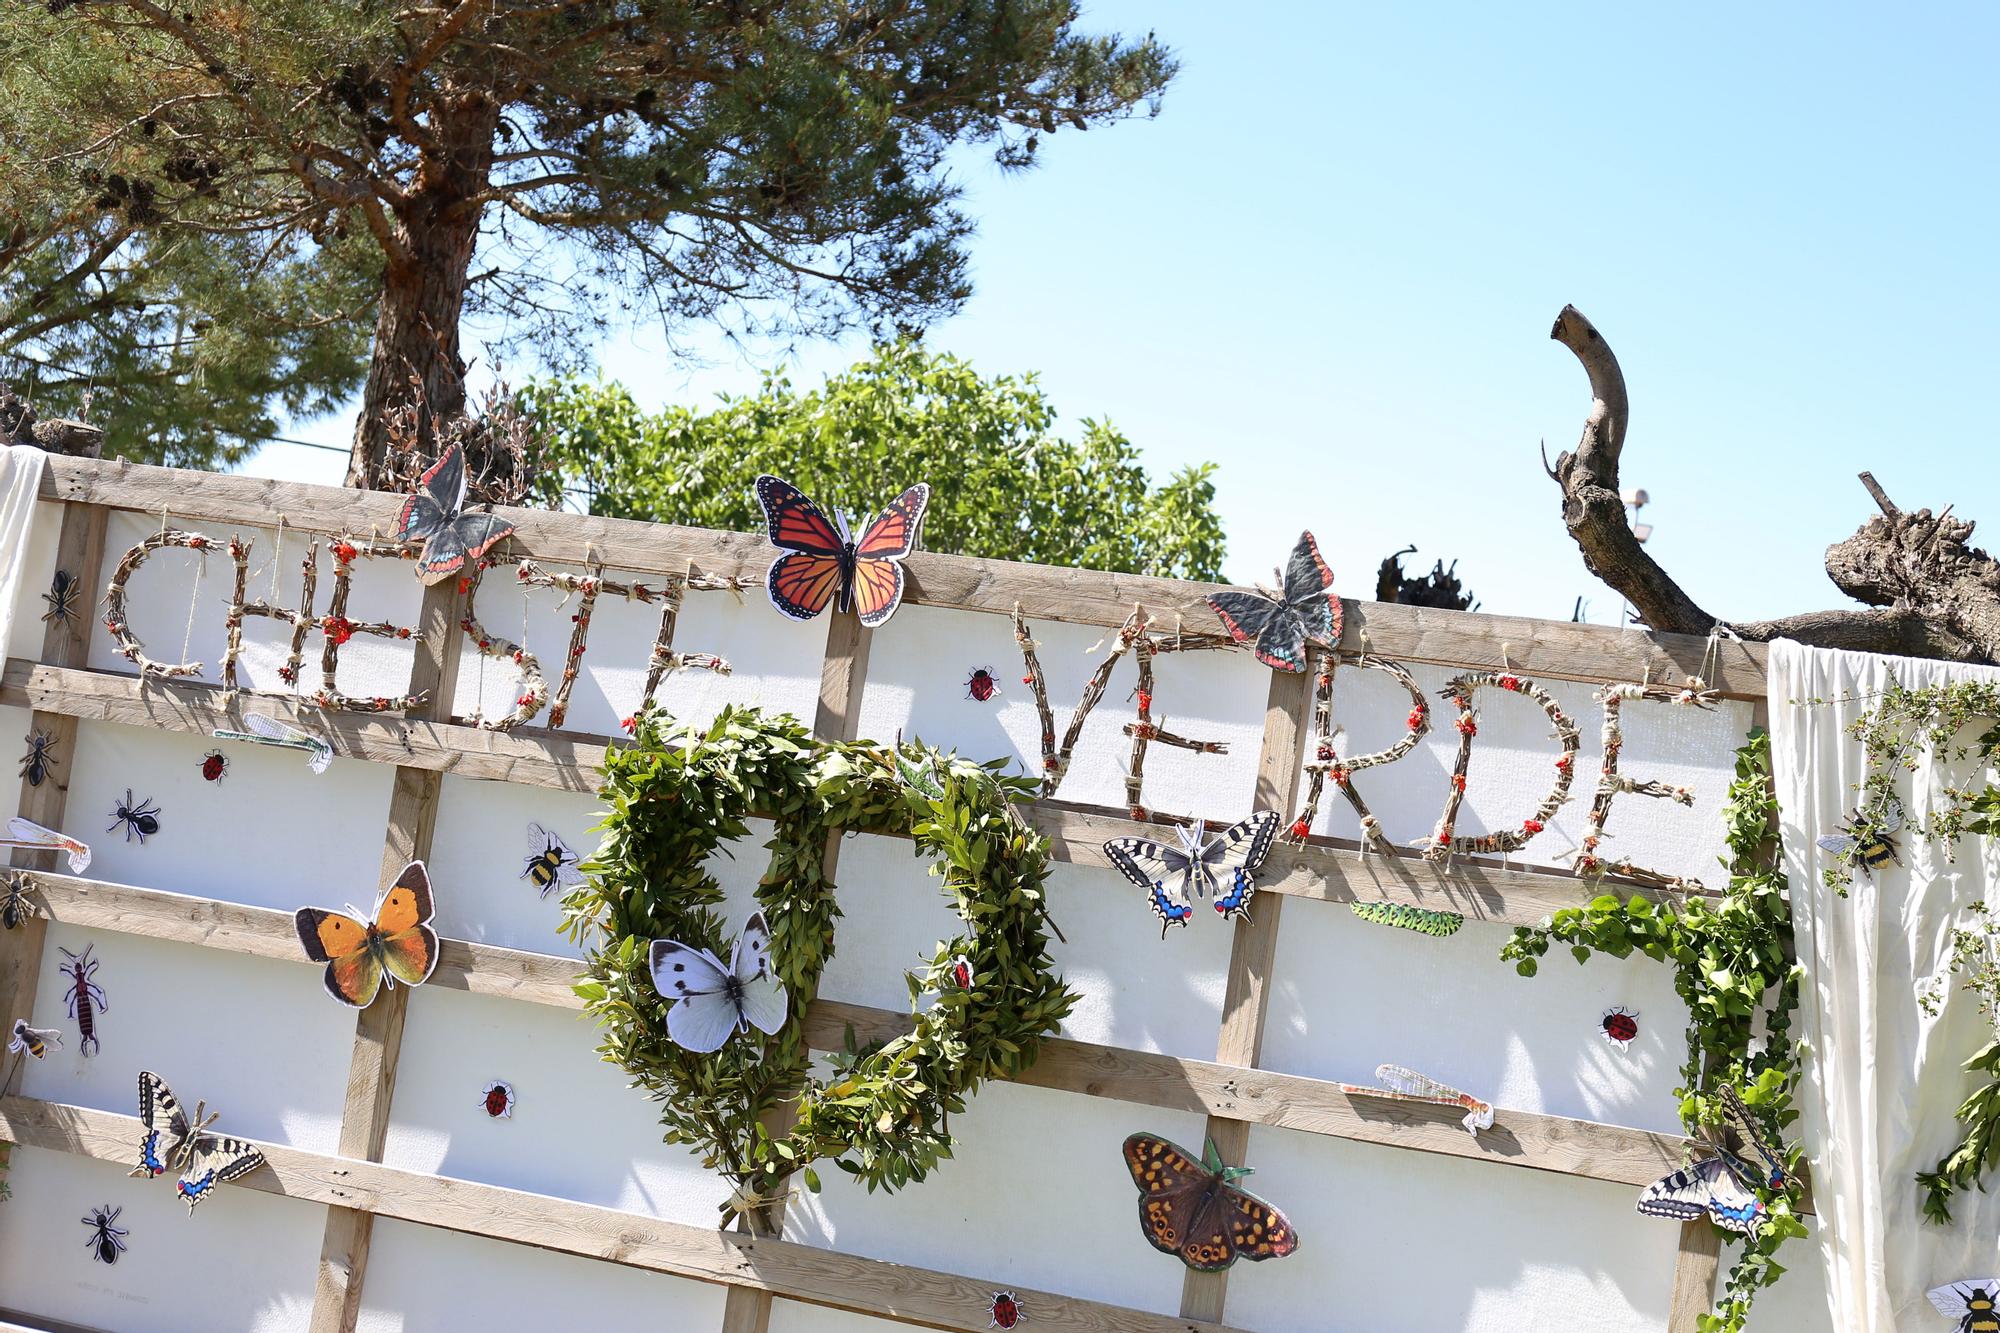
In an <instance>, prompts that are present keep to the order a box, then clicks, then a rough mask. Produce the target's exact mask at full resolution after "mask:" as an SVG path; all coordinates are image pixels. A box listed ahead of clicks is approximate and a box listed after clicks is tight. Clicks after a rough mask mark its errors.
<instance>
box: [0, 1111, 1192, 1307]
mask: <svg viewBox="0 0 2000 1333" xmlns="http://www.w3.org/2000/svg"><path fill="white" fill-rule="evenodd" d="M139 1132H140V1126H139V1121H138V1119H137V1118H136V1117H134V1116H126V1115H117V1114H114V1113H113V1112H110V1111H97V1110H91V1109H89V1108H87V1107H81V1106H68V1105H64V1104H62V1103H59V1102H45V1101H40V1100H37V1099H35V1098H31V1097H8V1098H5V1099H0V1138H5V1139H7V1140H9V1141H11V1142H14V1143H22V1144H26V1145H28V1146H30V1147H34V1148H43V1149H47V1150H50V1151H55V1152H66V1153H72V1154H75V1155H77V1156H81V1157H89V1158H93V1159H95V1160H97V1161H103V1162H116V1163H118V1164H119V1165H120V1166H124V1165H126V1164H128V1163H129V1162H130V1161H131V1160H132V1154H133V1152H134V1150H135V1145H136V1144H137V1143H138V1142H139ZM258 1146H259V1147H260V1148H261V1149H262V1150H263V1153H264V1160H265V1162H266V1166H265V1167H264V1168H262V1169H260V1170H256V1171H253V1172H251V1173H250V1174H249V1175H247V1176H244V1177H243V1178H241V1179H240V1180H237V1181H236V1182H235V1183H234V1184H232V1185H230V1186H228V1187H226V1188H225V1192H224V1198H225V1199H226V1197H227V1190H228V1189H238V1188H241V1189H254V1190H258V1191H260V1192H262V1193H265V1194H277V1195H283V1196H284V1197H286V1198H292V1199H301V1200H305V1201H307V1202H310V1203H322V1204H331V1205H334V1206H337V1207H341V1208H355V1209H360V1210H362V1211H364V1212H368V1213H373V1214H374V1215H376V1216H378V1217H394V1218H399V1219H401V1220H403V1221H405V1222H415V1223H418V1224H420V1225H423V1226H430V1227H440V1228H443V1229H444V1230H447V1231H456V1232H461V1233H464V1234H466V1235H471V1236H484V1237H487V1238H489V1239H493V1240H503V1241H512V1242H514V1243H516V1244H521V1245H533V1246H536V1247H538V1248H540V1249H545V1250H555V1251H558V1252H560V1253H563V1254H574V1255H580V1256H582V1257H583V1258H586V1259H603V1260H608V1261H610V1262H612V1263H617V1264H623V1265H626V1266H628V1267H632V1268H644V1269H650V1270H652V1271H654V1272H658V1273H671V1274H673V1275H675V1276H676V1277H684V1278H691V1279H693V1280H694V1281H697V1282H712V1283H720V1284H723V1285H725V1286H731V1287H753V1288H756V1289H759V1290H763V1291H768V1292H770V1293H772V1294H773V1295H775V1296H782V1297H784V1298H785V1299H787V1300H795V1301H804V1302H807V1303H809V1304H812V1305H821V1306H831V1307H833V1308H835V1309H841V1310H852V1311H856V1312H858V1313H861V1314H867V1315H874V1316H876V1317H878V1318H883V1319H892V1320H895V1321H896V1322H898V1323H904V1324H916V1325H919V1326H921V1327H925V1328H943V1329H957V1330H963V1333H984V1330H985V1329H987V1328H988V1327H989V1320H988V1317H987V1310H988V1308H989V1307H990V1306H991V1304H992V1299H993V1292H994V1290H995V1289H996V1288H997V1287H1001V1286H1006V1287H1009V1288H1010V1289H1011V1290H1014V1291H1015V1292H1016V1293H1017V1295H1018V1296H1019V1297H1020V1300H1021V1303H1022V1305H1024V1306H1025V1307H1026V1308H1027V1309H1028V1310H1029V1311H1030V1312H1031V1314H1032V1316H1033V1318H1034V1321H1035V1327H1036V1328H1037V1329H1043V1330H1051V1329H1053V1330H1065V1329H1066V1330H1070V1333H1231V1331H1230V1330H1228V1329H1226V1328H1225V1327H1224V1326H1223V1325H1221V1324H1210V1323H1200V1322H1193V1321H1189V1320H1185V1319H1179V1318H1175V1317H1172V1316H1168V1315H1157V1314H1151V1313H1148V1312H1146V1311H1143V1310H1128V1309H1124V1308H1121V1307H1119V1306H1115V1305H1106V1304H1103V1303H1101V1302H1098V1301H1086V1300H1079V1299H1077V1298H1076V1297H1073V1296H1062V1295H1058V1294H1056V1293H1055V1292H1044V1291H1029V1290H1026V1289H1024V1288H1019V1287H1015V1286H1013V1284H1011V1283H1004V1282H999V1281H993V1280H987V1279H978V1278H970V1277H961V1276H958V1275H957V1274H953V1273H941V1272H937V1271H934V1270H931V1269H925V1268H914V1267H911V1266H909V1265H907V1264H897V1263H889V1262H887V1261H885V1260H881V1259H866V1258H862V1257H859V1256H856V1255H847V1254H841V1253H839V1252H838V1251H834V1250H822V1249H816V1248H814V1247H812V1246H810V1245H799V1244H795V1243H792V1242H788V1241H782V1240H763V1239H757V1238H754V1237H751V1236H746V1235H740V1234H737V1233H735V1232H730V1231H719V1230H710V1229H708V1228H704V1227H697V1226H689V1225H688V1224H687V1223H685V1222H669V1221H665V1220H663V1219H661V1218H655V1217H647V1216H645V1215H643V1214H637V1213H623V1212H618V1211H616V1210H615V1209H610V1208H599V1207H596V1206H594V1205H591V1204H584V1203H575V1202H572V1201H570V1200H567V1199H556V1198H549V1197H547V1196H544V1195H539V1194H529V1193H526V1192H524V1191H521V1190H511V1189H505V1188H502V1187H501V1186H498V1185H484V1184H480V1183H477V1182H475V1181H468V1180H453V1179H450V1178H447V1177H439V1176H428V1175H422V1174H419V1173H417V1172H414V1171H404V1170H399V1169H398V1168H396V1167H392V1166H384V1165H382V1164H381V1163H379V1162H364V1161H357V1160H354V1159H351V1158H346V1157H330V1156H327V1155H325V1154H322V1153H313V1152H305V1151H302V1150H300V1149H297V1148H289V1147H285V1146H283V1145H280V1144H273V1143H265V1144H259V1145H258ZM154 1188H159V1189H164V1188H166V1187H165V1186H163V1185H162V1186H155V1187H154ZM208 1206H209V1207H211V1208H227V1207H228V1206H229V1205H228V1203H227V1202H224V1201H221V1200H218V1201H216V1202H213V1203H210V1204H209V1205H208Z"/></svg>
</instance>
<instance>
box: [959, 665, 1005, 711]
mask: <svg viewBox="0 0 2000 1333" xmlns="http://www.w3.org/2000/svg"><path fill="white" fill-rule="evenodd" d="M998 693H1000V682H999V681H997V680H995V679H994V678H993V668H992V667H976V668H974V670H973V672H972V674H971V675H970V676H967V677H966V678H965V697H966V698H968V699H977V700H978V701H979V702H980V703H985V702H986V701H987V700H988V699H991V698H992V697H993V696H994V695H996V694H998Z"/></svg>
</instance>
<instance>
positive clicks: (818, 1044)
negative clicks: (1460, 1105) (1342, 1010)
mask: <svg viewBox="0 0 2000 1333" xmlns="http://www.w3.org/2000/svg"><path fill="white" fill-rule="evenodd" d="M34 878H35V890H34V891H33V892H32V893H31V894H30V901H32V902H34V903H35V904H36V905H37V906H39V907H40V908H41V909H42V910H43V911H44V912H46V914H47V916H48V918H49V919H50V920H53V921H60V922H62V923H64V924H66V925H72V926H80V927H87V928H90V929H94V930H112V931H119V932H122V933H125V934H129V935H142V936H145V937H147V938H149V939H159V940H168V941H171V942H173V943H176V944H193V945H200V946H203V947H208V948H218V949H228V950H231V951H234V952H236V953H243V954H250V955H253V956H255V957H259V958H270V959H276V960H278V961H280V962H288V963H297V964H299V965H300V966H301V969H302V970H303V968H305V967H309V966H317V964H311V963H308V962H307V960H306V958H305V955H304V954H303V953H302V952H301V951H300V949H299V946H298V937H297V934H296V933H295V931H294V930H293V926H292V917H291V914H290V913H288V912H282V911H277V910H274V909H272V908H268V907H251V906H246V905H244V904H241V903H228V902H218V901H216V900H214V899H210V898H199V897H192V896H188V895H184V894H178V893H169V892H166V891H165V890H161V889H142V888H136V887H133V886H131V885H125V884H113V883H109V882H106V881H103V880H92V879H81V878H78V877H75V876H70V875H56V874H44V873H40V872H37V873H36V874H35V876H34ZM576 974H577V963H576V960H575V959H572V958H563V957H558V956H555V955H551V954H539V953H531V952H528V951H526V950H522V949H506V948H501V947H500V946H498V945H492V944H477V943H469V942H467V941H464V940H452V939H447V940H445V941H444V942H443V948H442V949H441V951H440V953H439V957H438V966H437V970H436V971H435V972H433V973H432V974H431V979H430V981H429V982H428V983H427V984H429V985H432V986H443V987H447V988H449V989H452V990H464V991H469V992H472V993H474V994H479V995H498V996H503V997H506V998H508V999H516V1000H524V1001H527V1002H530V1003H533V1004H545V1005H552V1006H555V1007H557V1008H565V1009H580V1008H582V1001H581V1000H579V999H578V998H577V995H576V992H575V991H574V990H573V989H572V982H573V981H574V980H575V978H576ZM909 1027H910V1017H909V1015H907V1014H901V1013H896V1012H894V1011H892V1010H888V1009H876V1008H870V1007H867V1006H863V1005H854V1004H843V1003H840V1002H838V1001H833V1000H820V1001H818V1002H817V1003H815V1004H814V1005H813V1007H812V1010H811V1011H810V1012H809V1013H808V1015H807V1017H806V1041H807V1043H808V1044H809V1045H810V1046H812V1047H813V1048H814V1049H815V1050H822V1051H837V1050H841V1049H843V1047H844V1046H845V1044H846V1040H847V1034H848V1032H849V1030H850V1029H851V1030H852V1032H853V1034H854V1037H855V1040H856V1041H858V1042H863V1043H865V1042H870V1041H882V1040H887V1039H889V1038H891V1037H895V1036H898V1035H900V1034H901V1033H903V1032H906V1031H908V1030H909ZM1018 1081H1019V1082H1022V1083H1025V1084H1028V1085H1030V1086H1033V1087H1041V1088H1050V1089H1054V1090H1056V1091H1061V1092H1073V1093H1080V1094H1083V1095H1085V1096H1090V1097H1109V1098H1113V1099H1115V1100H1118V1101H1125V1102H1132V1103H1135V1104H1137V1105H1141V1106H1152V1107H1158V1108H1161V1109H1164V1110H1171V1111H1191V1112H1195V1113H1197V1114H1201V1115H1219V1116H1226V1117H1229V1118H1231V1119H1235V1120H1245V1121H1251V1122H1254V1123H1257V1124H1264V1125H1271V1126H1274V1127H1277V1128H1280V1129H1291V1130H1298V1131H1300V1132H1302V1133H1306V1134H1321V1135H1326V1136H1328V1137H1332V1138H1341V1139H1350V1140H1353V1141H1355V1142H1359V1143H1374V1144H1380V1145H1382V1146H1385V1147H1391V1148H1405V1149H1410V1150H1414V1151H1418V1152H1431V1153H1439V1154H1443V1155H1445V1156H1450V1157H1462V1158H1466V1159H1469V1160H1472V1161H1481V1162H1494V1163H1498V1164H1501V1165H1505V1166H1519V1167H1528V1168H1531V1169H1534V1170H1538V1171H1551V1172H1555V1173H1558V1174H1561V1175H1570V1176H1583V1177H1587V1178H1589V1179H1593V1180H1606V1181H1612V1182H1615V1183H1618V1184H1624V1185H1647V1184H1651V1183H1652V1182H1653V1181H1654V1180H1657V1179H1658V1178H1659V1177H1660V1176H1661V1175H1662V1174H1664V1173H1665V1172H1667V1171H1668V1170H1670V1169H1672V1168H1673V1167H1674V1166H1675V1165H1677V1164H1678V1163H1680V1162H1681V1161H1683V1160H1684V1158H1685V1154H1686V1149H1687V1147H1688V1143H1687V1140H1685V1139H1683V1138H1681V1137H1679V1136H1678V1135H1673V1134H1652V1133H1647V1132H1645V1131H1643V1130H1635V1129H1626V1128H1622V1127H1620V1126H1616V1125H1601V1124H1597V1123H1594V1122H1592V1121H1588V1120H1572V1119H1569V1118H1567V1117H1564V1116H1551V1115H1540V1114H1537V1113H1534V1112H1530V1111H1512V1110H1505V1109H1503V1110H1501V1111H1500V1112H1499V1119H1498V1122H1497V1123H1496V1124H1495V1126H1494V1128H1492V1129H1490V1130H1487V1131H1484V1132H1482V1133H1481V1134H1479V1135H1477V1136H1476V1137H1475V1136H1474V1135H1471V1134H1468V1133H1466V1132H1465V1130H1464V1128H1463V1127H1462V1126H1461V1125H1460V1124H1459V1116H1460V1114H1461V1113H1459V1112H1454V1111H1451V1110H1448V1109H1446V1108H1443V1107H1433V1106H1426V1105H1423V1104H1421V1103H1414V1102H1396V1101H1388V1100H1385V1099H1377V1098H1369V1097H1353V1098H1350V1097H1349V1096H1348V1095H1347V1094H1346V1093H1344V1092H1342V1091H1341V1090H1340V1088H1339V1086H1338V1085H1337V1084H1334V1083H1329V1082H1326V1081H1324V1080H1321V1079H1315V1078H1306V1077H1302V1076H1300V1075H1297V1074H1284V1073H1278V1072H1275V1071H1271V1070H1263V1069H1243V1068H1239V1067H1237V1066H1234V1065H1227V1064H1218V1063H1215V1062H1213V1061H1208V1060H1189V1059H1183V1058H1181V1057H1179V1056H1172V1055H1161V1054H1157V1053H1154V1052H1149V1051H1129V1050H1125V1049H1122V1048H1119V1047H1114V1046H1102V1045H1098V1044H1096V1043H1093V1042H1082V1041H1070V1040H1067V1039H1064V1038H1054V1039H1051V1040H1049V1041H1047V1042H1045V1043H1044V1044H1043V1047H1042V1052H1041V1055H1040V1057H1039V1058H1038V1059H1037V1060H1036V1061H1035V1063H1034V1064H1033V1065H1032V1066H1030V1067H1029V1069H1028V1070H1027V1071H1026V1072H1025V1073H1023V1074H1022V1075H1021V1077H1020V1079H1019V1080H1018Z"/></svg>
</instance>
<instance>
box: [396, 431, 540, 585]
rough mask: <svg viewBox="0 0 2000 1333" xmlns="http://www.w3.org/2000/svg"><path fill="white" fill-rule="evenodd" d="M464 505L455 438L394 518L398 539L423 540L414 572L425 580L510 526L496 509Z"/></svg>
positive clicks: (452, 569) (460, 563) (476, 553)
mask: <svg viewBox="0 0 2000 1333" xmlns="http://www.w3.org/2000/svg"><path fill="white" fill-rule="evenodd" d="M464 508H465V452H464V450H463V448H462V447H461V446H459V445H456V444H454V445H452V446H451V447H450V448H448V449H446V450H445V451H444V453H443V455H441V456H440V457H439V458H438V461H437V462H435V463H433V464H431V469H430V471H428V472H426V473H424V475H423V476H422V477H421V478H420V479H419V481H418V484H417V492H416V494H414V495H412V496H410V497H409V498H408V499H406V500H404V501H403V512H402V513H401V514H400V515H398V516H397V519H396V540H397V541H400V542H402V543H404V544H405V545H407V544H409V543H411V542H422V543H423V544H424V549H423V553H422V554H420V555H419V556H418V557H417V577H418V578H419V579H420V580H422V581H423V582H424V583H426V584H431V583H442V582H443V581H444V580H446V579H448V578H450V577H451V576H452V575H454V574H458V573H461V572H462V571H463V570H464V569H465V567H466V566H467V565H468V564H470V563H471V562H473V561H475V560H477V559H479V557H480V556H482V555H485V554H486V553H487V552H488V551H490V550H492V549H493V548H494V546H496V545H497V544H498V543H499V542H500V540H501V539H502V538H504V537H506V536H507V534H508V533H510V532H512V531H513V530H514V525H513V524H512V523H510V522H508V521H507V520H506V519H504V518H501V517H500V516H499V515H498V514H483V513H482V514H466V513H461V512H460V511H461V510H463V509H464Z"/></svg>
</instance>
